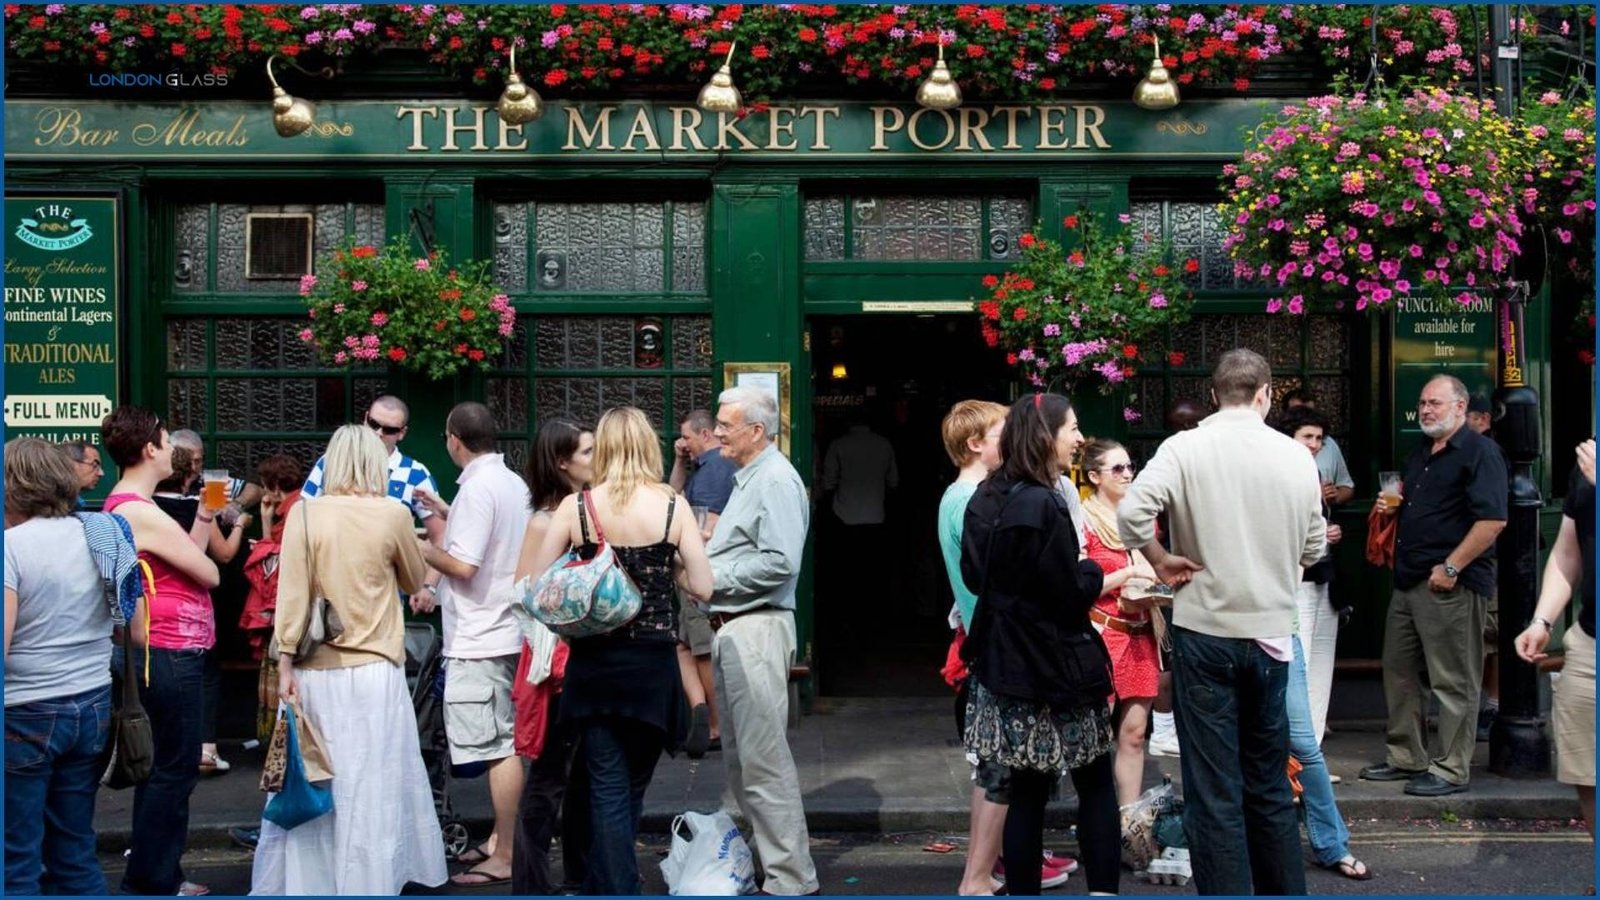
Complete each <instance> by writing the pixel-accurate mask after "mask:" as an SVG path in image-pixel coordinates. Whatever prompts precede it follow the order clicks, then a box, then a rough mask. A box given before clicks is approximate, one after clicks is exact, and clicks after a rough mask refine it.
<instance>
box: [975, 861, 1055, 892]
mask: <svg viewBox="0 0 1600 900" xmlns="http://www.w3.org/2000/svg"><path fill="white" fill-rule="evenodd" d="M1070 874H1071V873H1069V872H1068V871H1067V870H1065V869H1057V868H1055V867H1054V866H1046V865H1041V866H1039V887H1040V889H1045V888H1054V887H1060V886H1062V885H1063V884H1066V883H1067V877H1068V875H1070ZM992 877H993V878H994V880H995V881H998V882H1000V883H1001V884H1005V883H1006V864H1005V862H1004V861H1002V860H996V861H995V864H994V873H993V876H992Z"/></svg>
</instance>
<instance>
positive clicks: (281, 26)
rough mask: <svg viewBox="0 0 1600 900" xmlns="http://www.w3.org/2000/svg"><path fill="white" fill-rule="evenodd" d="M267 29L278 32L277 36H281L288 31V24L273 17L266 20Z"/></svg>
mask: <svg viewBox="0 0 1600 900" xmlns="http://www.w3.org/2000/svg"><path fill="white" fill-rule="evenodd" d="M267 27H268V28H270V29H272V30H273V31H276V32H278V33H279V34H283V33H284V32H286V31H288V30H289V23H288V21H287V20H285V19H280V18H278V17H276V16H274V17H272V18H270V19H268V20H267Z"/></svg>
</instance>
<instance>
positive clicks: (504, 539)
mask: <svg viewBox="0 0 1600 900" xmlns="http://www.w3.org/2000/svg"><path fill="white" fill-rule="evenodd" d="M494 448H495V425H494V417H493V416H492V415H491V414H490V413H489V408H488V407H486V406H484V405H483V404H482V403H461V404H458V405H457V406H456V407H455V408H454V409H452V410H450V416H449V417H448V418H447V419H446V420H445V449H446V450H447V451H448V452H449V453H450V459H451V460H452V461H454V462H455V464H456V465H457V466H460V467H461V477H460V478H457V479H456V483H458V484H460V485H461V490H460V491H458V492H457V493H456V499H455V502H454V503H452V504H450V505H449V506H448V507H444V506H443V505H442V504H441V505H438V506H436V507H435V508H436V509H437V510H438V512H439V514H440V515H441V516H442V517H444V518H445V520H446V521H445V529H444V541H443V547H442V548H437V547H434V546H433V545H432V544H431V543H429V542H428V541H426V540H421V539H419V541H418V543H419V544H420V545H421V547H422V554H423V556H424V557H425V558H426V559H427V561H428V565H429V566H432V567H433V568H434V569H435V570H436V571H437V572H438V573H439V576H442V580H441V581H439V582H433V581H432V579H433V578H434V577H435V576H433V575H432V574H431V573H430V575H429V582H430V583H428V584H426V585H425V586H424V587H423V589H422V590H421V591H419V592H418V596H419V597H425V598H426V599H427V600H429V601H431V600H432V594H433V593H434V592H435V591H437V589H438V587H439V586H440V585H442V586H443V591H442V592H440V593H439V602H440V605H441V606H442V607H443V611H444V656H445V684H444V722H445V735H446V737H447V738H448V739H449V742H450V761H451V762H452V763H455V764H456V765H461V764H463V763H471V762H484V763H488V765H489V797H490V800H491V801H493V804H494V834H493V835H491V836H490V838H489V840H488V841H487V842H486V843H485V844H484V845H483V846H482V847H478V848H474V849H473V850H469V851H468V853H467V855H466V857H465V858H464V860H463V861H466V862H471V863H473V865H472V866H471V868H469V869H467V871H465V872H462V873H460V874H459V875H457V876H455V878H453V879H451V880H452V882H453V883H455V884H457V885H461V886H474V885H485V884H498V883H500V882H502V881H506V880H508V879H510V877H511V846H512V835H513V834H514V832H515V828H516V818H517V801H518V800H519V799H520V797H521V796H522V782H523V773H522V761H521V760H520V759H518V758H517V756H516V751H515V747H514V739H515V731H516V726H515V722H516V712H515V709H514V707H513V706H512V703H511V684H512V681H513V680H514V677H515V675H516V669H517V657H518V655H519V654H520V653H521V651H522V630H521V629H520V628H519V627H518V625H517V621H516V619H514V618H513V617H512V614H511V601H510V597H511V583H512V579H513V576H514V575H515V574H516V570H517V557H518V555H519V553H520V552H521V549H522V536H523V532H524V531H525V530H526V529H527V525H528V487H527V485H526V484H525V483H524V482H523V480H522V479H521V478H520V477H519V476H518V475H517V474H516V473H515V472H513V471H511V470H510V469H508V468H506V463H505V457H504V456H503V455H502V454H499V453H495V452H494Z"/></svg>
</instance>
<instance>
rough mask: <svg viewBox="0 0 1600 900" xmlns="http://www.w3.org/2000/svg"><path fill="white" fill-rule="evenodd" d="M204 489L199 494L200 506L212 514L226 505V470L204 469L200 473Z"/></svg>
mask: <svg viewBox="0 0 1600 900" xmlns="http://www.w3.org/2000/svg"><path fill="white" fill-rule="evenodd" d="M200 479H201V481H202V482H204V484H205V488H204V489H203V490H202V491H201V492H200V505H201V506H204V507H205V508H206V509H209V510H212V511H213V512H214V511H216V510H219V509H221V508H223V507H224V506H227V505H228V470H227V469H205V470H203V471H202V472H201V473H200Z"/></svg>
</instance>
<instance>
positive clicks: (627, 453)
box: [594, 406, 662, 512]
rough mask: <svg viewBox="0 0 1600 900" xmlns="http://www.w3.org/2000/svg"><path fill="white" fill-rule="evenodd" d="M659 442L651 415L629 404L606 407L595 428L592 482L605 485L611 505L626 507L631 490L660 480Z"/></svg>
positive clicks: (612, 506) (655, 483) (619, 508)
mask: <svg viewBox="0 0 1600 900" xmlns="http://www.w3.org/2000/svg"><path fill="white" fill-rule="evenodd" d="M661 471H662V466H661V442H660V440H659V439H658V438H657V437H656V432H655V429H654V428H651V427H650V418H649V417H648V416H646V415H645V414H644V412H643V411H641V410H639V409H638V408H636V407H632V406H618V407H616V408H614V409H609V410H607V411H606V414H605V415H603V416H601V417H600V423H599V424H598V425H596V426H595V428H594V483H595V485H596V486H599V485H602V484H603V485H605V486H606V488H607V491H608V493H610V495H611V508H612V509H614V510H616V511H617V512H622V511H623V510H625V509H627V507H628V502H629V501H631V500H632V499H633V494H634V491H636V490H638V489H639V488H640V487H644V486H659V485H660V484H661Z"/></svg>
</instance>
